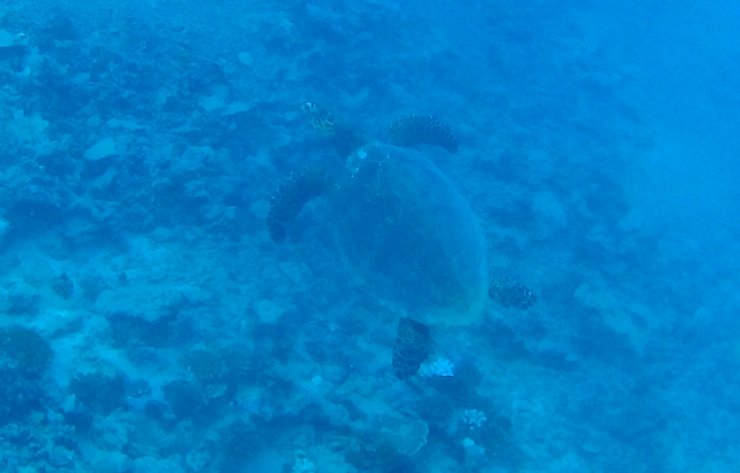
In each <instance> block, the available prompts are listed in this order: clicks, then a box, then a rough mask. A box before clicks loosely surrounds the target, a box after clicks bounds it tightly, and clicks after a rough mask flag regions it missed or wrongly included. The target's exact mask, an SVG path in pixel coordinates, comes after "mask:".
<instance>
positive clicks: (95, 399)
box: [69, 371, 126, 415]
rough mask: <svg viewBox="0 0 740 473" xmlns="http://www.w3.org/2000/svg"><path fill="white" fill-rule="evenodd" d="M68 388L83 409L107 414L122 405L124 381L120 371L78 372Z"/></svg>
mask: <svg viewBox="0 0 740 473" xmlns="http://www.w3.org/2000/svg"><path fill="white" fill-rule="evenodd" d="M69 390H70V392H71V393H72V394H74V396H75V399H76V401H77V403H78V405H79V406H81V407H82V408H83V409H85V410H88V411H90V412H93V413H95V414H102V415H108V414H110V413H111V412H113V411H114V410H115V409H117V408H119V407H122V406H123V404H124V399H125V396H126V381H125V378H124V377H123V375H122V374H121V373H116V374H114V375H109V374H105V373H101V372H98V371H96V372H93V373H79V374H78V375H77V376H75V377H74V378H73V379H72V381H71V382H70V383H69Z"/></svg>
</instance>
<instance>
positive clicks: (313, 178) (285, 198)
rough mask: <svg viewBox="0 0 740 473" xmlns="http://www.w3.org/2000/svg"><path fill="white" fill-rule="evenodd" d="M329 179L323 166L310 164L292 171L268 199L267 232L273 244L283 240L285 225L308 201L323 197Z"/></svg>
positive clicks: (328, 184)
mask: <svg viewBox="0 0 740 473" xmlns="http://www.w3.org/2000/svg"><path fill="white" fill-rule="evenodd" d="M330 182H331V178H330V176H329V175H328V173H327V169H326V167H325V166H321V165H318V164H311V165H308V166H305V167H303V168H301V169H299V170H298V171H294V172H292V173H291V174H290V176H289V177H288V178H287V179H286V180H285V181H283V182H282V183H281V184H280V187H279V188H278V190H277V192H275V194H273V195H272V197H270V210H269V211H268V213H267V231H268V232H269V233H270V238H272V240H273V241H275V242H281V241H283V240H284V239H285V236H286V235H285V224H287V223H288V222H289V221H290V220H292V219H294V218H295V217H296V216H297V215H298V214H299V213H300V212H301V209H302V208H303V206H304V205H306V204H307V203H308V202H309V201H311V200H312V199H314V198H316V197H318V196H321V195H323V194H324V193H325V192H326V191H327V190H328V188H329V186H330Z"/></svg>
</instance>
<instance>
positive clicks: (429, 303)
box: [267, 103, 534, 379]
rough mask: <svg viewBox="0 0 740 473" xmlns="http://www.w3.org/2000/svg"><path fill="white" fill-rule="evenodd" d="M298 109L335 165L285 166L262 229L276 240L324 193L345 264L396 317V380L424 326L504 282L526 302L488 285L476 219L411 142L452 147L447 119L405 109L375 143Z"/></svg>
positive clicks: (415, 356)
mask: <svg viewBox="0 0 740 473" xmlns="http://www.w3.org/2000/svg"><path fill="white" fill-rule="evenodd" d="M303 110H304V112H305V113H306V114H307V115H308V117H309V119H310V120H311V122H312V123H313V125H314V127H315V128H317V129H319V130H322V131H323V132H324V133H326V134H327V136H328V137H329V139H330V141H331V142H332V144H333V146H334V148H335V150H336V151H337V152H338V154H339V155H340V156H341V157H342V161H343V164H339V163H336V162H334V163H319V164H312V165H309V166H306V167H304V168H302V169H299V170H297V171H295V172H293V173H292V174H291V176H290V177H289V178H288V179H287V180H286V181H285V182H284V183H283V184H282V185H281V186H280V187H279V189H278V191H277V192H276V193H275V194H274V195H273V196H272V198H271V200H270V209H269V213H268V216H267V227H268V231H269V234H270V236H271V238H272V239H273V240H274V241H276V242H280V241H283V240H284V239H285V236H286V224H287V223H288V222H289V221H290V220H291V219H293V218H294V217H295V216H296V215H298V213H299V212H300V211H301V209H302V208H303V206H304V205H305V204H306V203H307V202H308V201H309V200H311V199H313V198H315V197H318V196H321V195H327V196H329V199H330V202H331V209H332V224H333V226H334V229H335V233H336V238H337V242H338V247H339V248H340V249H341V251H342V254H343V256H344V258H345V260H346V262H347V263H348V267H349V268H351V269H352V271H353V273H354V274H355V275H356V276H358V277H359V278H360V279H361V280H362V281H364V282H365V283H366V284H367V286H368V287H370V288H372V290H373V294H374V295H376V296H377V297H380V298H382V299H383V300H385V301H389V302H390V303H392V304H394V305H396V306H397V307H399V308H400V309H401V311H403V312H404V313H405V314H406V316H404V317H401V318H400V321H399V326H398V336H397V340H396V344H395V346H394V356H393V368H394V372H395V374H396V376H397V377H398V378H401V379H406V378H408V377H410V376H412V375H413V374H415V373H416V371H417V370H418V368H419V366H420V365H421V363H423V361H424V360H425V359H426V357H427V356H428V354H429V351H430V336H429V329H428V325H429V324H434V325H460V324H470V323H472V322H475V321H476V320H478V318H479V316H480V315H481V313H482V311H483V306H484V304H485V301H486V299H487V298H488V297H489V296H491V297H497V296H500V295H501V294H507V293H506V288H514V289H517V290H520V291H521V290H524V291H525V292H526V293H527V294H528V295H529V296H530V299H531V300H530V301H529V302H530V303H531V302H533V300H534V299H533V296H532V295H531V293H529V291H528V290H527V289H526V288H525V287H524V286H516V287H515V286H514V284H515V283H512V284H509V283H501V282H500V281H498V280H497V282H496V283H495V284H490V285H489V278H488V265H487V258H486V253H487V250H486V245H485V241H484V237H483V232H482V231H481V228H480V226H479V223H478V220H477V218H476V217H475V215H474V214H473V211H472V210H471V208H470V206H469V204H468V202H467V200H466V199H465V198H464V197H463V196H462V194H461V193H460V192H459V191H458V189H457V188H456V187H455V186H454V185H453V184H452V182H451V181H450V180H449V179H448V178H447V177H446V176H445V175H444V174H443V173H442V172H441V171H440V170H439V169H438V168H437V167H436V166H435V165H434V164H433V163H432V161H431V160H430V159H429V158H428V157H427V156H426V154H425V153H424V152H422V151H420V150H418V149H415V148H416V147H417V146H418V145H422V144H424V145H433V146H440V147H442V148H444V149H445V150H447V151H448V152H450V153H455V152H456V151H457V148H458V142H457V139H456V138H455V135H454V134H453V133H452V130H451V128H450V127H449V126H448V125H446V124H445V123H443V122H441V121H440V120H438V119H436V118H434V117H432V116H422V115H408V116H405V117H403V118H401V119H399V120H397V121H396V122H395V123H394V124H393V125H392V126H391V128H390V130H389V133H388V136H389V139H388V142H386V143H383V142H378V141H368V140H365V139H362V138H361V137H360V135H359V134H358V133H357V132H355V131H354V129H353V128H351V127H348V126H346V125H344V124H341V123H339V122H337V120H335V119H334V118H333V116H332V115H331V114H330V113H328V112H326V111H325V110H323V109H322V108H320V107H318V106H316V105H315V104H313V103H307V104H305V105H304V106H303ZM492 289H493V290H495V291H494V292H491V290H492ZM505 299H506V301H507V302H511V300H513V299H512V297H511V296H510V295H508V297H507V298H505ZM510 305H511V304H510Z"/></svg>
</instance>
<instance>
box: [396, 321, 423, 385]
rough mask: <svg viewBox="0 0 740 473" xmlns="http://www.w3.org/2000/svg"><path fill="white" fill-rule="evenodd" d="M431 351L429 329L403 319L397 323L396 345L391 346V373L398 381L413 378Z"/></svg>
mask: <svg viewBox="0 0 740 473" xmlns="http://www.w3.org/2000/svg"><path fill="white" fill-rule="evenodd" d="M431 349H432V338H431V335H430V334H429V327H428V326H427V325H424V324H423V323H421V322H417V321H415V320H412V319H409V318H408V317H403V318H402V319H401V320H399V321H398V332H397V334H396V344H395V345H394V346H393V373H394V374H395V375H396V377H397V378H398V379H400V380H405V379H408V378H410V377H411V376H414V375H415V374H416V373H417V372H418V371H419V367H420V366H421V364H422V363H424V361H425V360H426V359H427V358H428V357H429V353H430V352H431Z"/></svg>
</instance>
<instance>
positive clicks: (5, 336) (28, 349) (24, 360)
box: [0, 325, 54, 378]
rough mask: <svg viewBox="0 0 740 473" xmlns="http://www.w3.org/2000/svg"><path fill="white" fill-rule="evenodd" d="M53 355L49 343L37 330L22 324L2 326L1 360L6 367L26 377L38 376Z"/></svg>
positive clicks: (46, 367) (45, 368) (0, 332)
mask: <svg viewBox="0 0 740 473" xmlns="http://www.w3.org/2000/svg"><path fill="white" fill-rule="evenodd" d="M53 357H54V352H53V350H52V349H51V347H50V346H49V344H48V343H47V342H46V340H44V339H43V338H42V337H41V336H40V335H39V334H38V333H36V332H35V331H33V330H31V329H28V328H25V327H22V326H20V325H12V326H9V327H3V328H0V362H1V363H2V365H3V368H4V369H6V370H10V371H13V372H17V373H19V374H20V375H21V376H23V377H25V378H38V377H41V376H42V375H43V374H44V373H45V372H46V370H47V369H48V368H49V365H51V362H52V359H53Z"/></svg>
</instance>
